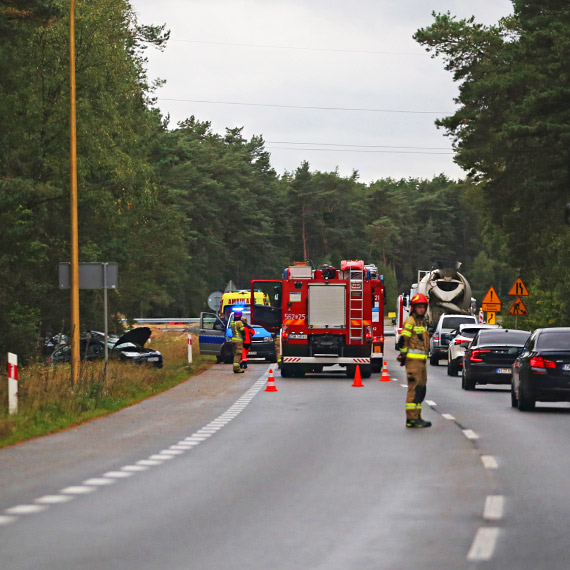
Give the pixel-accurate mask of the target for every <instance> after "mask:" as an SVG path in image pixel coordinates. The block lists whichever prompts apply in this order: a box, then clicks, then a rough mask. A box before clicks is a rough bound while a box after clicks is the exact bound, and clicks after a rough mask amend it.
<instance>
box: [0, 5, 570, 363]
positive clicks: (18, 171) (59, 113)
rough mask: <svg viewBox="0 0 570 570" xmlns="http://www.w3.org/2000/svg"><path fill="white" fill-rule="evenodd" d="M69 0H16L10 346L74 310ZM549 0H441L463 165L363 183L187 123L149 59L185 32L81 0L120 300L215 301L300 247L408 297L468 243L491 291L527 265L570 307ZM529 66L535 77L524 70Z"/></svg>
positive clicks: (166, 304)
mask: <svg viewBox="0 0 570 570" xmlns="http://www.w3.org/2000/svg"><path fill="white" fill-rule="evenodd" d="M68 4H69V3H68V2H67V1H66V2H63V1H62V0H43V1H33V0H0V77H1V78H2V79H1V81H0V201H1V202H0V203H1V205H2V208H1V209H0V241H1V244H2V247H1V249H0V269H1V272H2V276H3V279H2V294H1V295H0V359H3V357H4V354H5V352H6V351H7V350H11V351H12V352H17V353H18V354H20V355H21V356H22V357H27V356H31V355H33V354H34V353H35V352H37V350H38V347H39V346H41V343H42V339H43V337H44V335H46V334H50V333H56V332H59V331H66V330H68V328H69V317H68V315H69V294H68V292H67V291H60V290H59V289H58V280H57V264H58V263H59V262H61V261H66V260H68V259H69V134H68V132H69V118H68V113H69V87H68V83H69V72H68V69H69V56H68V40H67V34H68V24H69V20H68V9H69V6H68ZM519 4H520V5H521V6H522V4H523V3H520V2H515V8H516V9H518V8H517V6H518V5H519ZM540 4H541V2H534V3H533V4H532V5H533V6H536V5H540ZM543 4H544V5H545V6H546V4H548V5H549V8H548V10H547V9H546V8H545V9H544V10H543V11H542V12H541V11H540V10H538V11H535V12H533V11H532V10H531V9H530V8H524V10H523V9H522V8H520V10H519V12H515V16H513V18H511V19H510V20H509V21H508V22H506V21H505V22H504V23H502V24H500V25H499V26H495V27H493V26H492V27H488V28H486V27H482V26H478V25H477V24H475V23H474V22H472V21H456V20H455V19H454V18H453V17H452V16H450V15H436V17H435V23H434V24H433V26H431V27H430V28H427V29H425V30H420V31H419V32H418V34H417V39H418V41H420V42H421V43H424V44H426V45H427V46H429V47H430V48H431V49H434V50H436V51H437V52H438V53H440V54H443V56H444V57H445V58H446V65H447V67H448V69H450V70H452V71H454V73H455V78H456V80H457V81H459V82H460V83H461V100H460V103H461V109H462V110H461V111H458V114H457V115H456V116H454V117H451V118H445V119H442V120H441V121H440V124H441V126H442V127H443V128H445V129H447V130H448V131H449V133H450V135H451V136H453V137H454V144H455V147H456V151H457V157H458V161H459V163H460V164H461V165H462V166H463V167H464V168H465V169H466V170H467V171H468V173H469V176H467V177H466V179H465V180H464V181H454V180H450V179H448V178H447V177H445V176H444V175H434V177H433V178H432V179H428V180H417V179H403V180H393V179H382V180H377V181H374V182H372V183H363V182H361V181H360V180H359V177H358V173H357V172H354V173H353V174H352V175H351V176H342V175H340V174H339V173H338V172H318V171H314V170H312V169H311V167H310V164H309V163H308V162H303V163H302V164H300V165H299V167H298V168H297V169H296V170H295V171H294V172H285V173H277V172H276V171H275V170H274V169H273V167H272V166H271V161H270V154H269V153H268V152H267V150H266V149H265V143H264V140H263V136H262V134H259V135H258V136H254V137H252V138H251V139H246V138H244V136H243V129H242V128H241V127H237V128H233V127H232V128H228V129H226V132H225V133H223V134H219V133H216V132H213V130H212V128H211V125H210V123H209V122H208V121H207V120H203V119H200V118H197V117H195V116H190V117H188V119H186V120H185V121H183V122H182V123H180V124H178V125H175V126H173V125H169V124H168V118H167V117H163V116H161V114H160V113H159V112H158V111H157V109H156V108H155V107H154V105H153V103H154V100H153V93H154V90H155V89H156V87H157V86H158V85H159V83H157V82H153V81H151V79H150V78H149V77H148V76H147V72H146V60H145V50H146V49H148V48H150V47H152V48H155V49H165V47H166V44H167V41H168V37H169V33H168V31H167V30H166V29H165V27H164V26H148V25H141V24H140V23H139V22H137V19H136V16H135V14H134V12H133V10H132V8H131V6H130V3H129V2H128V1H126V0H91V1H90V2H85V1H78V3H77V16H76V17H77V124H78V164H79V172H78V176H79V240H80V261H82V262H87V261H109V262H118V263H119V289H118V291H116V292H113V294H112V295H111V296H110V308H111V313H112V314H113V315H114V317H115V318H117V317H119V316H125V317H127V318H135V317H138V316H169V317H176V316H196V315H197V314H198V313H199V312H200V311H201V310H204V309H206V299H207V296H208V294H209V293H211V292H212V291H214V290H220V289H223V287H224V286H225V284H226V283H227V282H228V281H229V280H230V279H231V280H233V281H234V283H236V285H237V286H238V287H247V286H248V283H249V280H250V279H251V278H253V277H256V278H259V277H261V278H263V277H265V278H273V277H278V276H279V275H281V273H282V270H283V267H285V266H286V265H287V264H288V263H290V262H291V261H294V260H303V259H308V260H310V261H311V262H312V263H313V264H315V265H320V264H323V263H331V264H338V263H339V262H340V260H341V259H343V258H363V259H365V260H366V261H367V262H372V263H376V264H377V265H378V266H379V267H380V269H381V271H382V272H383V273H384V274H385V276H386V285H387V289H388V293H389V300H390V303H391V304H392V303H393V302H394V299H395V296H396V295H397V293H398V292H400V291H403V290H405V289H406V288H409V285H410V284H411V283H412V282H413V281H414V280H415V276H416V272H417V270H418V269H420V268H429V267H432V266H433V265H434V264H436V263H437V262H440V261H441V262H449V261H455V260H460V261H462V262H463V264H464V266H463V270H464V273H465V274H466V275H467V276H468V278H469V280H470V281H471V283H472V284H473V286H474V290H475V293H476V295H481V294H482V293H483V292H484V290H485V288H486V287H488V286H489V285H490V284H493V285H495V287H496V288H497V289H498V290H499V292H500V293H502V292H506V289H507V288H508V286H509V285H510V281H511V280H512V279H514V277H516V276H517V275H519V274H521V275H523V276H524V277H525V279H526V280H527V284H528V285H529V287H530V288H531V291H535V292H538V291H540V292H541V295H537V294H536V295H535V296H534V297H533V298H532V299H531V301H530V303H529V304H530V305H531V310H534V317H533V318H534V321H532V322H535V324H537V323H540V324H542V323H550V324H557V323H559V322H564V321H565V320H566V322H567V318H568V316H570V315H569V312H570V311H569V309H567V308H566V305H565V304H563V301H564V296H563V294H564V287H566V288H567V285H568V283H567V281H568V279H569V276H568V271H567V270H566V267H567V263H568V261H569V260H567V257H569V255H570V254H569V253H568V251H569V250H568V245H570V244H569V243H568V232H567V228H566V227H565V226H563V224H562V222H561V221H560V222H559V220H562V214H561V212H562V210H561V208H563V205H564V203H565V193H566V192H567V190H566V180H565V179H564V178H563V176H564V172H565V170H564V160H563V157H564V149H565V148H567V147H568V146H570V139H568V137H569V129H568V120H567V119H568V106H567V105H563V104H562V102H563V101H565V102H567V101H568V97H566V98H564V97H565V95H566V96H567V95H568V93H569V91H568V74H567V72H566V74H565V73H564V71H563V70H564V69H566V68H565V67H564V66H563V65H562V64H563V63H564V62H565V61H566V62H567V61H568V59H567V58H566V56H564V57H565V59H563V60H560V62H559V63H560V64H561V66H560V68H559V69H558V71H556V68H555V60H556V54H564V53H565V54H566V55H568V53H567V51H566V52H564V51H563V50H564V49H566V50H567V48H568V37H569V36H568V34H567V32H568V29H569V28H568V8H567V6H568V4H567V3H566V6H564V3H563V2H560V8H559V9H556V8H555V7H553V5H554V4H556V3H555V2H549V3H546V2H543ZM529 6H530V3H529ZM525 10H526V11H525ZM557 10H558V11H557ZM527 12H528V13H527ZM562 16H564V18H565V19H563V18H562ZM517 18H518V19H517ZM524 18H526V20H525V19H524ZM544 18H546V19H547V20H548V18H551V19H553V21H555V22H557V24H556V25H552V26H551V27H552V31H551V33H550V35H549V37H548V38H543V39H542V40H541V41H542V42H543V43H541V42H540V41H538V40H536V41H535V43H533V42H532V41H530V40H528V41H527V40H526V39H525V38H526V35H527V34H533V33H537V32H536V30H537V29H542V28H543V27H544V26H547V25H550V24H548V22H545V21H544ZM527 21H528V22H530V23H529V24H528V25H527V24H524V25H523V23H524V22H527ZM559 21H560V22H562V23H564V25H565V26H566V27H565V28H564V26H563V25H562V23H560V25H558V22H559ZM521 22H523V23H521ZM525 25H526V26H527V27H525ZM533 26H534V27H533ZM549 29H550V28H549ZM564 31H566V36H565V37H564ZM450 38H452V39H451V40H450ZM525 41H526V43H525V45H524V46H523V47H521V48H520V49H521V53H520V54H518V55H517V50H516V46H517V45H518V44H520V43H523V42H525ZM548 41H550V42H551V44H549V45H550V46H552V45H553V44H552V42H553V43H554V44H556V46H559V48H560V49H557V50H553V49H551V47H550V48H548V47H547V46H546V45H544V42H548ZM559 44H560V45H559ZM454 46H456V47H454ZM501 50H502V51H501ZM533 50H534V51H533ZM507 52H508V53H507ZM523 52H524V53H529V52H531V53H533V54H536V58H535V59H533V60H532V62H529V61H528V59H525V58H523V57H522V55H521V54H522V53H523ZM507 55H508V59H507V60H506V61H505V58H507ZM561 57H562V56H561ZM540 58H543V59H545V60H547V63H548V65H549V67H548V68H547V69H544V70H540V61H541V59H540ZM516 65H520V66H523V67H524V66H527V65H528V66H529V69H528V78H529V79H532V82H525V81H522V80H519V84H517V83H516V82H517V77H518V75H517V73H518V72H517V67H516ZM493 66H495V67H493ZM493 69H496V74H493V73H492V72H491V71H492V70H493ZM539 70H540V78H535V76H534V74H535V73H538V71H539ZM520 73H522V71H521V72H520ZM543 81H548V82H549V83H548V85H549V89H548V90H547V91H543V90H542V88H541V85H542V84H543V83H542V82H543ZM564 89H566V91H564ZM493 105H496V106H497V109H493ZM533 105H534V107H533ZM462 113H463V114H462ZM501 121H503V122H501ZM521 137H522V141H521V140H519V139H520V138H521ZM565 137H566V138H565ZM564 145H566V146H564ZM535 168H536V170H535ZM559 210H560V211H559ZM80 296H81V323H82V330H89V329H92V328H100V327H101V326H102V295H101V293H100V292H98V291H81V295H80ZM563 305H564V306H563ZM529 324H531V321H529Z"/></svg>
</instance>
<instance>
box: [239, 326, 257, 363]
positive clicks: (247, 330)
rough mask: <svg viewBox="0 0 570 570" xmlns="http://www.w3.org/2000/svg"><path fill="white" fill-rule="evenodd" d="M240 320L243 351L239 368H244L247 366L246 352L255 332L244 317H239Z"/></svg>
mask: <svg viewBox="0 0 570 570" xmlns="http://www.w3.org/2000/svg"><path fill="white" fill-rule="evenodd" d="M241 322H242V323H243V333H244V339H243V352H242V356H241V362H240V368H242V369H246V368H247V353H248V352H249V349H250V348H251V339H252V337H253V335H254V334H255V329H254V328H253V327H252V326H251V325H250V324H249V323H248V322H247V319H246V318H245V317H242V318H241Z"/></svg>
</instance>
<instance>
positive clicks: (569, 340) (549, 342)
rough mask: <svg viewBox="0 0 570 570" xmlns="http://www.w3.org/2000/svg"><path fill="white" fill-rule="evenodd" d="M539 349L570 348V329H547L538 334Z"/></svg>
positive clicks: (537, 344) (537, 346)
mask: <svg viewBox="0 0 570 570" xmlns="http://www.w3.org/2000/svg"><path fill="white" fill-rule="evenodd" d="M536 348H537V349H539V350H545V349H546V350H570V331H545V332H543V333H541V334H540V335H539V336H538V339H537V342H536Z"/></svg>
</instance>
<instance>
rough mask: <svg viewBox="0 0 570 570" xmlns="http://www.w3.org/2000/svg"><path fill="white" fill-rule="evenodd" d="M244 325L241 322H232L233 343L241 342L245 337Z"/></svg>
mask: <svg viewBox="0 0 570 570" xmlns="http://www.w3.org/2000/svg"><path fill="white" fill-rule="evenodd" d="M244 328H245V327H244V324H243V323H242V322H241V321H233V322H232V342H241V341H242V340H243V337H244V331H243V329H244Z"/></svg>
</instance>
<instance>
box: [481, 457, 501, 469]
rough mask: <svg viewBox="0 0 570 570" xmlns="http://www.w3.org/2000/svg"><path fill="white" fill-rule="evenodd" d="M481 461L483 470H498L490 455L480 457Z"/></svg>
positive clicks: (495, 461) (494, 460) (497, 465)
mask: <svg viewBox="0 0 570 570" xmlns="http://www.w3.org/2000/svg"><path fill="white" fill-rule="evenodd" d="M481 461H482V462H483V466H484V467H485V469H498V468H499V464H498V463H497V460H496V459H495V458H494V457H493V456H492V455H481Z"/></svg>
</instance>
